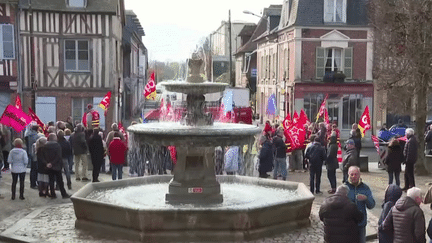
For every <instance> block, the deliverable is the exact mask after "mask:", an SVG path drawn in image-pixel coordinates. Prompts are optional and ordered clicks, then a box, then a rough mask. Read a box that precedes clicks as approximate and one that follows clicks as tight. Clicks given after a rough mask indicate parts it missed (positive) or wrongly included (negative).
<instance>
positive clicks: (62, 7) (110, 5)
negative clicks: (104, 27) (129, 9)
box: [21, 0, 119, 13]
mask: <svg viewBox="0 0 432 243" xmlns="http://www.w3.org/2000/svg"><path fill="white" fill-rule="evenodd" d="M118 4H119V1H118V0H87V7H86V8H70V7H68V6H66V1H65V0H31V5H32V9H33V10H46V11H55V12H66V11H67V12H69V11H72V12H91V13H98V12H100V13H108V12H112V13H116V10H117V5H118ZM28 5H29V0H21V6H22V8H24V9H28V8H29V6H28Z"/></svg>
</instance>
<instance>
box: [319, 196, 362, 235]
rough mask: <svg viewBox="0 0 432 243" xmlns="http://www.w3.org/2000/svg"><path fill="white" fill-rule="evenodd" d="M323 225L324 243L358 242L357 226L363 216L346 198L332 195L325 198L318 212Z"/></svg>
mask: <svg viewBox="0 0 432 243" xmlns="http://www.w3.org/2000/svg"><path fill="white" fill-rule="evenodd" d="M319 217H320V219H321V221H323V223H324V240H325V242H338V243H344V242H347V243H356V242H359V240H360V239H359V234H358V226H357V224H358V223H359V222H361V221H362V219H363V214H362V213H361V212H360V211H359V210H358V208H357V206H356V205H355V204H354V203H352V202H351V201H350V200H349V199H348V197H347V196H344V195H339V194H334V195H331V196H329V197H328V198H326V199H325V200H324V202H323V204H322V206H321V208H320V210H319Z"/></svg>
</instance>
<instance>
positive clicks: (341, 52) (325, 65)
mask: <svg viewBox="0 0 432 243" xmlns="http://www.w3.org/2000/svg"><path fill="white" fill-rule="evenodd" d="M328 50H331V51H332V56H331V72H334V71H335V66H334V63H335V59H336V57H335V55H334V54H335V50H340V57H339V59H340V67H338V70H337V71H342V72H343V70H344V63H343V57H344V49H342V48H338V47H333V48H326V49H325V51H326V53H327V51H328ZM328 60H329V57H328V56H326V57H325V63H324V72H325V71H326V69H327V62H328Z"/></svg>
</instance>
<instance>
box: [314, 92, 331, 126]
mask: <svg viewBox="0 0 432 243" xmlns="http://www.w3.org/2000/svg"><path fill="white" fill-rule="evenodd" d="M327 98H328V94H326V96H325V98H324V100H323V102H322V103H321V106H320V108H319V111H318V114H317V117H316V122H318V119H319V118H320V117H322V116H324V120H326V119H327V120H328V114H327V108H326V103H327ZM326 114H327V115H326Z"/></svg>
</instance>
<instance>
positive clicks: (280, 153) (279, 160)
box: [273, 129, 287, 181]
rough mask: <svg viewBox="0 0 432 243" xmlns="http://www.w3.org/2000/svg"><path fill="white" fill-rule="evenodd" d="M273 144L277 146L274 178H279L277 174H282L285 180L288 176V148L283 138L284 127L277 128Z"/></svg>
mask: <svg viewBox="0 0 432 243" xmlns="http://www.w3.org/2000/svg"><path fill="white" fill-rule="evenodd" d="M273 146H274V147H275V150H276V151H275V152H276V153H275V155H276V158H275V168H274V172H273V179H275V180H277V176H278V175H279V173H280V175H282V179H283V180H284V181H285V180H286V178H287V169H286V148H287V146H286V145H285V142H284V139H283V129H277V130H276V136H275V137H274V138H273Z"/></svg>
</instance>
